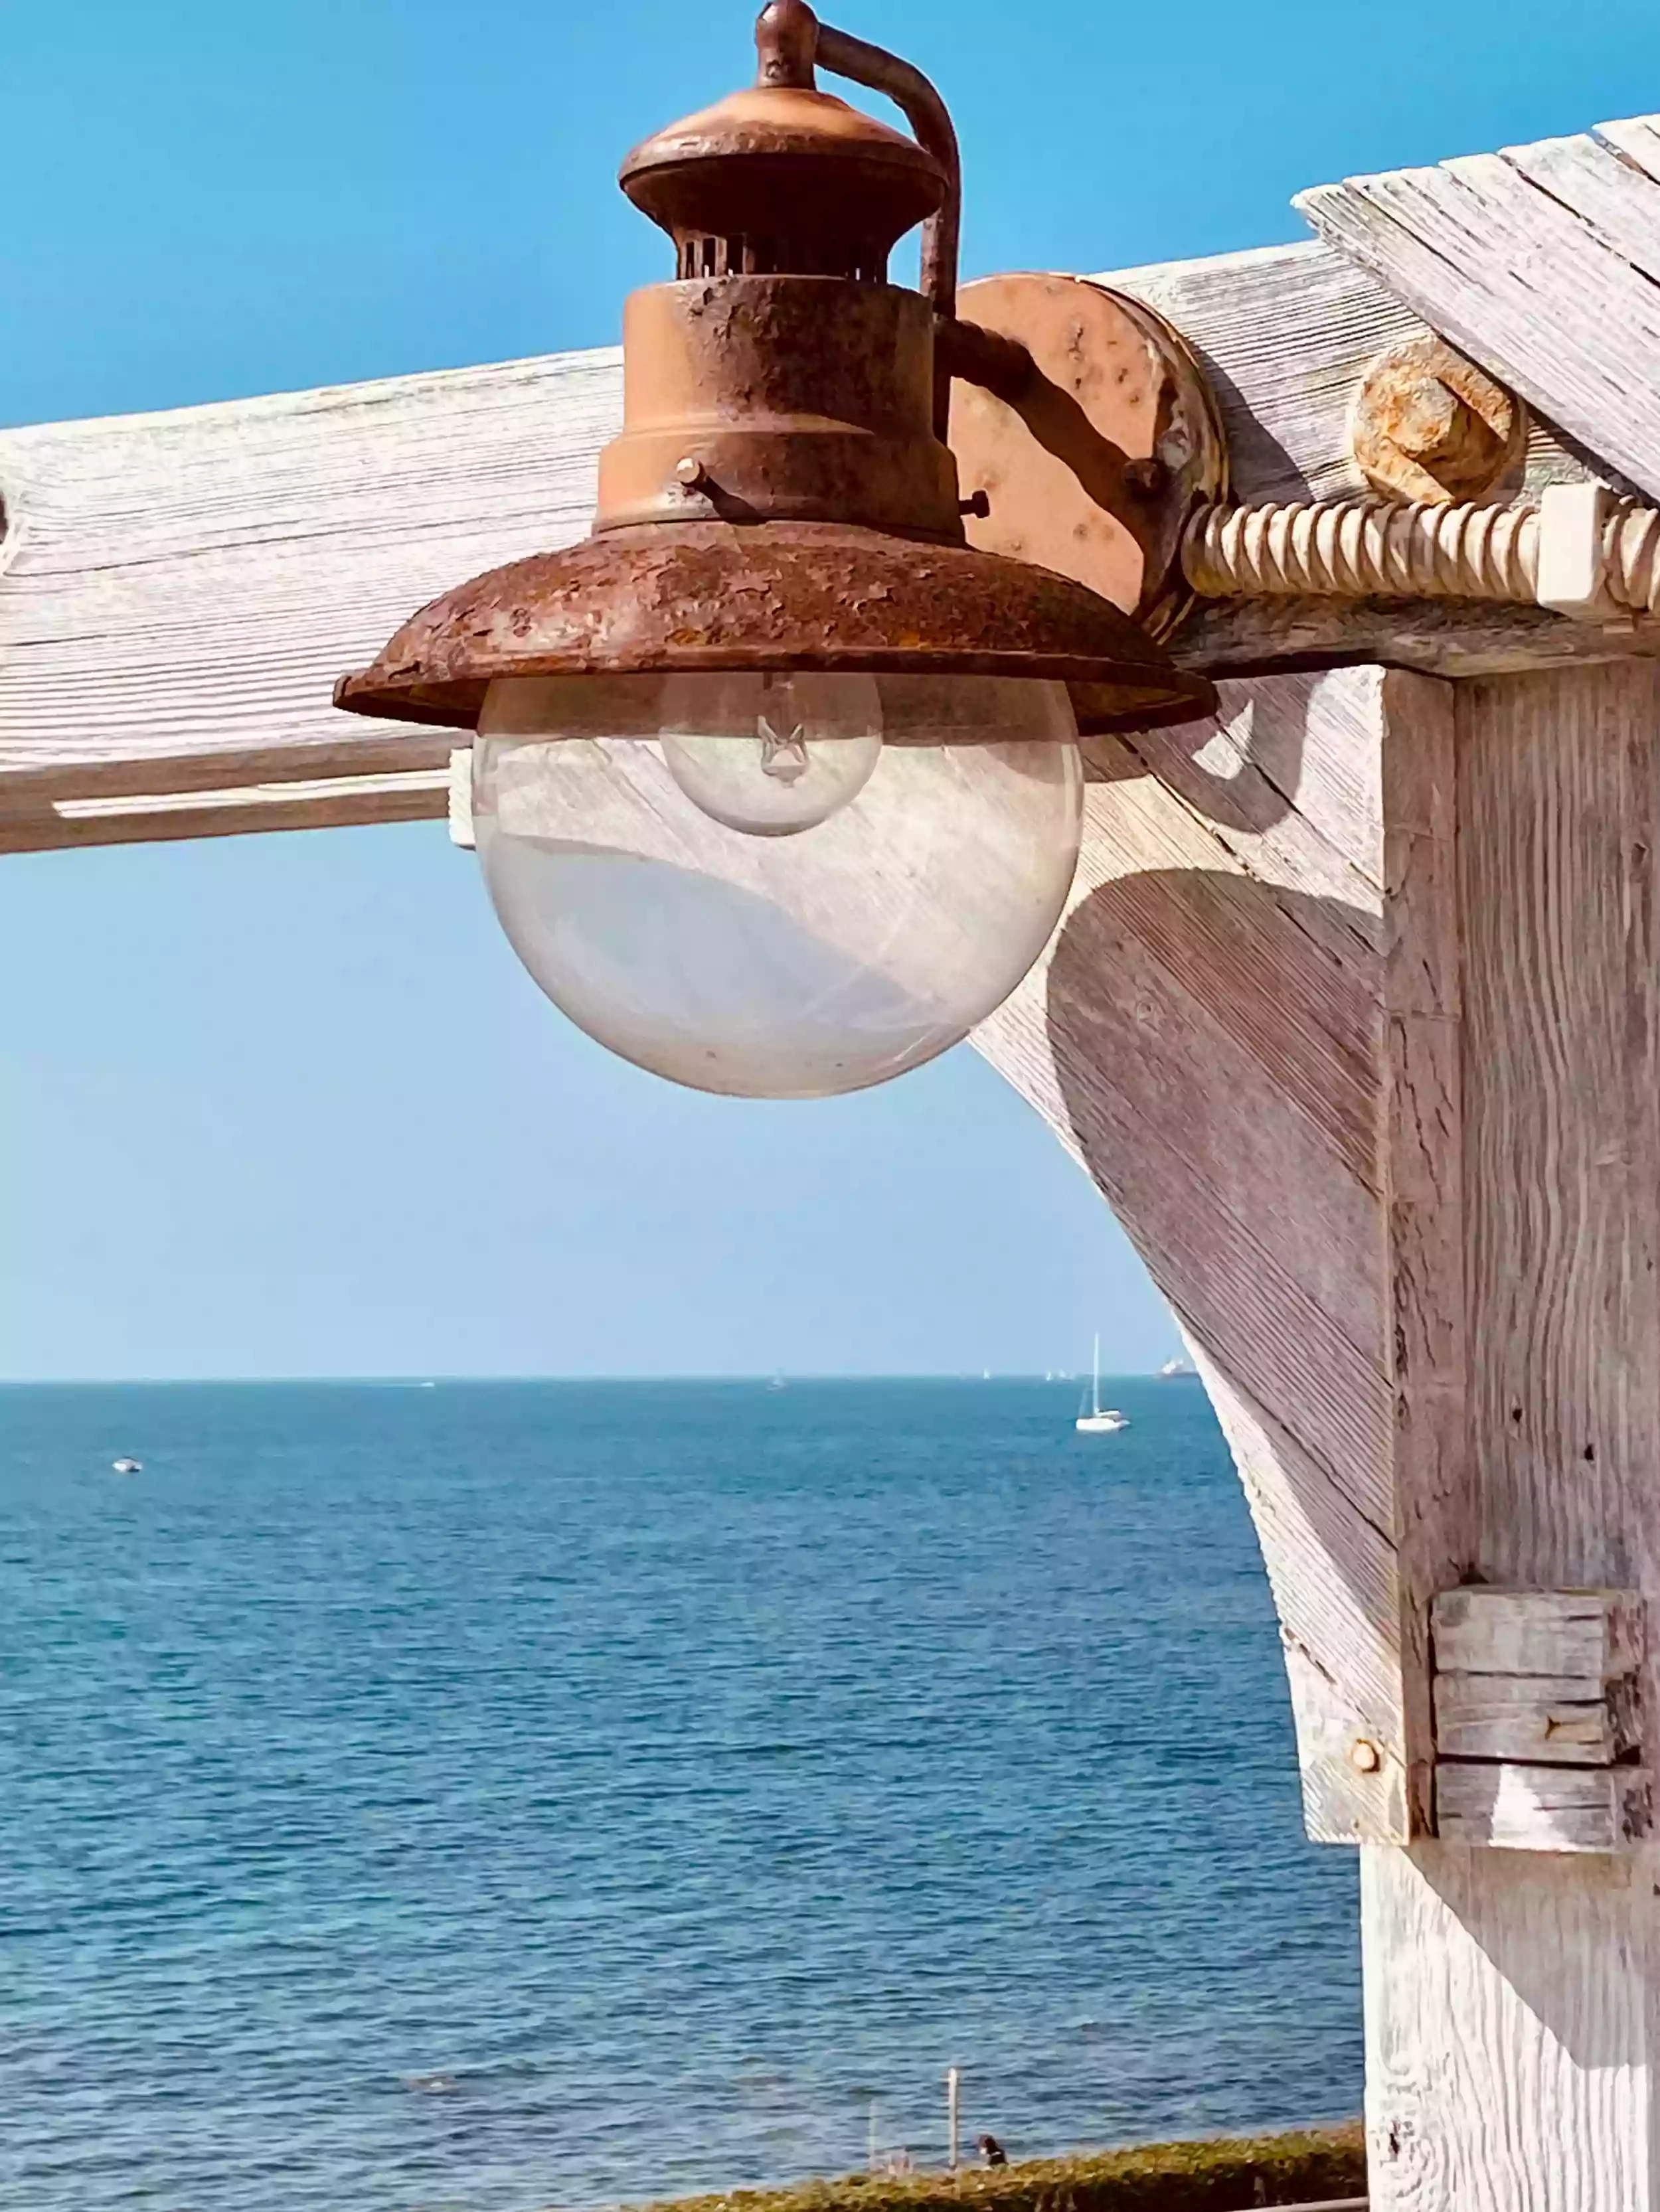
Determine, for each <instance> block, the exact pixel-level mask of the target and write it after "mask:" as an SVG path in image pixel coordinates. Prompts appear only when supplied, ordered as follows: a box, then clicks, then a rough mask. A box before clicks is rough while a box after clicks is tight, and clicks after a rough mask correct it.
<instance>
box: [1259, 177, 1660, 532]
mask: <svg viewBox="0 0 1660 2212" xmlns="http://www.w3.org/2000/svg"><path fill="white" fill-rule="evenodd" d="M1524 163H1525V150H1524V149H1513V151H1512V153H1511V155H1510V156H1509V157H1508V158H1502V159H1501V158H1500V157H1499V155H1473V156H1471V157H1469V158H1468V159H1464V160H1460V161H1448V162H1444V163H1443V164H1442V165H1441V166H1440V167H1438V168H1433V169H1407V170H1400V171H1397V172H1395V173H1391V174H1387V175H1383V176H1376V177H1354V178H1351V179H1348V181H1347V183H1345V184H1341V185H1322V186H1319V187H1317V188H1316V190H1314V191H1309V192H1304V193H1301V194H1299V195H1298V199H1297V202H1296V204H1297V205H1298V208H1300V209H1301V210H1302V211H1303V213H1304V215H1305V216H1307V217H1308V219H1309V221H1310V222H1311V223H1312V224H1313V226H1314V228H1316V230H1317V231H1318V232H1319V233H1320V234H1321V236H1322V237H1323V238H1324V239H1326V240H1328V242H1329V243H1330V244H1332V245H1334V246H1337V247H1338V248H1340V250H1341V251H1342V252H1347V253H1348V254H1349V255H1351V256H1352V258H1353V259H1354V260H1356V261H1357V262H1358V263H1359V264H1360V265H1361V266H1362V267H1363V268H1366V269H1369V270H1371V271H1372V273H1373V274H1374V275H1375V276H1377V277H1378V278H1379V279H1380V280H1381V281H1382V282H1383V284H1384V285H1385V286H1386V287H1387V288H1388V289H1389V290H1390V291H1391V292H1393V293H1395V294H1396V295H1398V296H1399V297H1400V298H1401V299H1402V300H1404V301H1407V303H1408V305H1409V306H1411V307H1413V308H1414V309H1415V310H1416V312H1417V313H1420V315H1422V316H1423V317H1424V318H1425V319H1426V321H1427V322H1430V323H1432V325H1434V326H1435V328H1436V329H1438V330H1439V331H1442V332H1444V334H1445V335H1446V336H1447V337H1450V338H1451V339H1452V340H1453V341H1454V342H1455V343H1456V344H1458V345H1460V346H1462V348H1463V349H1464V350H1465V351H1466V352H1467V353H1468V354H1469V355H1470V356H1472V358H1473V359H1475V360H1476V361H1478V362H1480V363H1481V365H1482V367H1483V368H1487V370H1489V371H1490V373H1491V374H1493V375H1495V376H1497V377H1498V378H1499V379H1500V380H1501V381H1502V382H1504V383H1506V384H1509V385H1511V386H1513V387H1514V388H1515V389H1516V390H1517V391H1518V392H1521V393H1522V394H1523V397H1524V398H1526V399H1527V400H1528V401H1529V403H1530V404H1532V405H1533V406H1535V407H1536V408H1538V409H1539V410H1541V412H1542V413H1543V414H1544V415H1545V416H1547V417H1548V420H1549V421H1550V422H1553V423H1554V424H1555V425H1556V426H1557V427H1558V428H1560V429H1562V430H1565V431H1566V432H1567V433H1568V434H1569V435H1571V436H1572V437H1573V438H1576V439H1578V440H1579V441H1582V442H1583V443H1584V444H1585V445H1586V446H1588V447H1590V449H1591V451H1592V452H1593V453H1596V454H1598V455H1600V456H1601V457H1602V459H1603V460H1604V461H1605V462H1606V463H1607V464H1608V466H1609V467H1610V468H1611V469H1614V470H1616V471H1620V472H1622V473H1623V475H1624V477H1626V478H1627V481H1628V483H1630V484H1631V485H1633V486H1640V487H1641V488H1642V489H1645V490H1646V491H1648V492H1650V493H1660V384H1657V382H1656V380H1654V379H1653V378H1651V377H1650V376H1648V375H1646V374H1643V373H1642V372H1641V370H1640V368H1639V369H1637V370H1636V372H1635V373H1634V372H1633V364H1637V363H1641V362H1645V361H1651V360H1653V359H1654V358H1656V357H1657V353H1660V288H1657V286H1655V285H1654V284H1652V283H1650V282H1649V280H1648V278H1647V277H1646V276H1644V275H1642V274H1641V273H1640V272H1639V270H1638V269H1636V268H1634V267H1633V264H1632V263H1631V261H1630V260H1629V259H1627V258H1626V257H1625V255H1624V254H1623V253H1621V252H1617V251H1615V250H1614V247H1613V246H1608V245H1605V244H1604V243H1603V240H1602V237H1601V236H1598V235H1596V234H1593V232H1592V230H1591V228H1590V225H1589V224H1588V223H1587V222H1584V221H1583V220H1582V219H1581V218H1580V216H1578V214H1576V213H1574V212H1573V211H1572V210H1570V209H1569V208H1568V207H1566V206H1565V205H1564V204H1562V202H1561V201H1560V199H1558V198H1556V197H1553V196H1552V194H1551V193H1550V192H1548V191H1542V190H1541V189H1540V187H1539V185H1537V184H1535V183H1534V182H1533V181H1532V180H1531V179H1530V178H1529V176H1528V175H1527V174H1525V173H1524ZM1558 166H1559V167H1560V156H1559V157H1558ZM1604 181H1605V184H1606V185H1607V191H1606V192H1605V194H1604V197H1603V200H1602V203H1601V205H1602V214H1603V217H1604V220H1605V222H1606V219H1607V216H1608V197H1609V196H1610V195H1612V193H1613V192H1614V191H1616V190H1618V189H1619V180H1618V178H1617V177H1616V178H1613V179H1605V180H1604ZM1650 189H1651V186H1650V185H1649V181H1648V180H1647V179H1645V178H1643V177H1641V176H1639V175H1638V174H1637V173H1636V172H1634V171H1633V172H1630V173H1629V180H1628V190H1629V194H1630V197H1631V198H1632V200H1633V214H1632V217H1631V220H1632V222H1633V223H1640V222H1641V219H1642V218H1641V213H1640V210H1641V208H1642V206H1643V205H1644V204H1645V199H1646V195H1647V193H1648V192H1649V191H1650Z"/></svg>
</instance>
